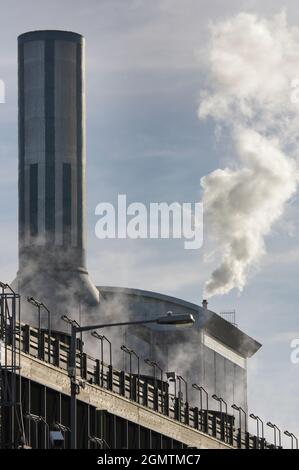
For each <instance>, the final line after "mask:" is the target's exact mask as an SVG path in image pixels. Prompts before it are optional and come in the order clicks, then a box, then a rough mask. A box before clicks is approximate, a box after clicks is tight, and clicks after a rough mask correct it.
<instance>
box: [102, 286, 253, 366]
mask: <svg viewBox="0 0 299 470" xmlns="http://www.w3.org/2000/svg"><path fill="white" fill-rule="evenodd" d="M97 288H98V289H99V291H100V293H101V294H102V295H103V296H104V297H105V294H106V293H108V294H111V295H125V296H135V297H139V298H145V299H146V298H147V299H151V300H156V301H161V302H168V303H171V304H174V305H178V306H180V307H183V308H185V309H187V310H188V311H189V312H190V311H191V312H190V313H192V311H193V312H194V313H196V314H197V315H198V322H197V327H198V328H199V329H204V330H205V331H206V332H207V333H208V334H210V335H211V336H213V337H214V338H216V339H218V340H219V341H220V342H221V343H223V344H225V345H227V346H229V347H230V348H231V349H232V350H234V351H237V352H238V353H239V354H241V355H242V356H243V357H246V358H247V357H251V356H252V355H253V354H255V353H256V352H257V351H258V350H259V349H260V347H261V346H262V345H261V344H260V343H259V342H258V341H256V340H255V339H253V338H251V337H250V336H248V335H247V334H246V333H244V332H243V331H241V330H240V329H239V328H237V327H236V326H234V325H233V324H232V323H230V322H228V321H227V320H225V319H224V318H222V317H221V316H220V315H218V314H217V313H215V312H213V311H211V310H208V309H205V308H203V307H201V306H199V305H197V304H194V303H192V302H187V301H186V300H183V299H178V298H176V297H172V296H169V295H165V294H161V293H158V292H151V291H146V290H142V289H132V288H127V287H115V286H98V287H97Z"/></svg>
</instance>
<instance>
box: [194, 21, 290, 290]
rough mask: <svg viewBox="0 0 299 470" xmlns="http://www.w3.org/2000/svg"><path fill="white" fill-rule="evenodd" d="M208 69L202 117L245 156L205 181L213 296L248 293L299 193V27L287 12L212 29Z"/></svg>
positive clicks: (209, 286)
mask: <svg viewBox="0 0 299 470" xmlns="http://www.w3.org/2000/svg"><path fill="white" fill-rule="evenodd" d="M207 65H208V77H209V86H208V87H207V89H206V90H204V91H203V92H202V94H201V101H200V106H199V110H198V115H199V118H200V119H206V118H208V117H210V118H212V119H213V120H214V121H215V123H216V126H217V128H218V130H219V129H220V130H221V132H222V133H223V132H226V133H228V135H229V136H230V138H231V141H232V149H233V155H234V157H235V156H236V157H237V158H234V159H232V161H231V163H230V164H229V165H228V166H227V167H226V168H224V169H217V170H216V171H213V172H212V173H210V174H208V175H207V176H205V177H203V178H202V179H201V186H202V188H203V202H204V217H205V224H206V227H207V229H208V236H210V240H211V243H212V246H214V247H216V249H215V251H214V255H215V256H216V260H215V261H216V262H217V263H218V266H217V267H216V269H215V270H214V271H213V272H212V273H211V275H210V278H209V279H208V280H207V282H206V283H205V289H204V290H205V292H204V295H205V297H207V298H208V297H211V296H213V295H217V294H225V293H227V292H229V291H230V290H231V289H233V288H237V289H238V290H239V291H242V289H243V288H244V286H245V284H246V281H247V278H248V274H249V272H250V268H252V267H253V266H255V265H257V264H258V262H259V260H260V258H261V257H262V255H263V254H264V253H265V237H266V236H267V235H268V234H269V233H270V232H271V229H272V228H273V225H274V223H275V222H276V221H277V220H278V219H279V218H280V217H281V216H282V214H283V212H284V210H285V207H286V204H287V202H288V201H290V199H291V198H292V196H293V195H294V194H295V192H296V189H297V184H298V142H297V141H298V129H299V104H298V103H296V99H294V98H295V91H296V90H295V89H292V86H294V84H295V83H296V82H294V80H296V79H298V78H299V29H298V28H293V27H289V26H288V24H287V20H286V15H285V13H284V12H282V13H280V14H279V15H276V16H274V17H272V18H271V19H264V18H259V17H257V16H256V15H254V14H245V13H240V14H238V15H236V16H233V17H231V18H229V19H227V20H225V21H221V22H218V23H216V24H213V25H211V26H210V47H209V50H208V62H207ZM297 85H298V84H297ZM297 101H298V100H297Z"/></svg>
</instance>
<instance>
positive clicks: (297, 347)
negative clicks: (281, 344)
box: [290, 338, 299, 364]
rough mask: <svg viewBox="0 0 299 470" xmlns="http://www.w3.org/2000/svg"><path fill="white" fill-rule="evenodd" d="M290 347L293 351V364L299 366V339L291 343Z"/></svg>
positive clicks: (291, 357)
mask: <svg viewBox="0 0 299 470" xmlns="http://www.w3.org/2000/svg"><path fill="white" fill-rule="evenodd" d="M290 347H291V349H292V352H291V356H290V359H291V363H292V364H299V338H295V339H293V340H292V341H291V344H290Z"/></svg>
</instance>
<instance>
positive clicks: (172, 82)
mask: <svg viewBox="0 0 299 470" xmlns="http://www.w3.org/2000/svg"><path fill="white" fill-rule="evenodd" d="M261 3H263V5H262V6H261ZM283 6H285V8H286V11H287V14H288V19H289V22H290V23H291V24H293V25H298V24H299V10H298V8H296V7H297V5H296V3H295V2H291V1H288V2H285V3H284V5H283V4H282V2H280V1H276V0H271V1H267V0H265V1H263V2H258V1H251V0H247V1H246V2H245V1H240V0H235V1H231V0H227V1H226V2H223V1H219V0H209V1H205V0H201V1H198V0H153V1H151V2H148V1H146V0H96V1H95V0H88V1H87V2H82V1H80V2H79V1H77V0H61V1H59V2H58V1H57V0H54V1H52V2H49V1H47V2H46V1H44V0H39V1H35V0H34V1H33V0H27V1H26V2H22V1H20V0H18V1H16V0H11V1H9V2H7V1H5V0H4V1H3V2H2V4H1V17H2V18H3V22H2V26H1V30H0V44H1V49H0V50H1V56H0V57H1V60H0V78H1V79H3V80H4V81H5V83H6V103H5V104H0V158H1V185H0V201H1V205H0V224H1V243H0V279H1V280H3V281H10V280H12V279H13V278H14V275H15V272H16V270H17V88H16V87H17V48H16V44H17V43H16V38H17V36H18V35H19V34H21V33H23V32H25V31H28V30H32V29H67V30H73V31H76V32H79V33H82V34H83V35H84V36H85V38H86V47H87V50H86V52H87V57H86V73H87V213H88V267H89V271H90V273H91V275H92V277H93V279H94V281H95V282H96V284H97V285H122V286H128V287H137V288H143V289H148V290H154V291H159V292H163V293H166V294H171V295H175V296H177V297H181V298H184V299H186V300H190V301H194V302H196V303H199V302H201V297H202V288H203V283H204V281H205V280H206V278H207V275H208V269H209V268H208V267H207V266H206V265H205V263H204V262H203V257H204V254H205V246H204V247H203V249H201V250H200V251H192V250H191V251H188V250H184V249H183V243H182V242H180V241H168V240H156V241H150V240H138V241H131V240H123V241H117V240H105V241H103V240H98V239H96V237H95V235H94V226H95V222H96V217H95V215H94V209H95V207H96V205H97V204H98V203H99V202H102V201H107V202H115V200H116V198H117V194H119V193H123V194H127V198H128V201H129V202H133V201H140V202H144V203H148V202H158V201H167V202H173V201H179V202H184V201H190V202H191V201H198V200H199V199H200V185H199V182H200V178H201V177H202V176H204V175H205V174H207V173H208V172H210V171H213V170H215V169H216V168H218V167H222V166H223V165H225V162H226V159H227V158H228V148H227V146H226V145H225V143H223V142H220V143H219V142H217V141H216V139H215V128H214V126H213V125H212V123H211V122H209V121H207V122H200V121H199V120H198V118H197V108H198V102H199V93H200V91H201V89H202V87H203V84H204V83H205V80H206V76H205V72H204V69H203V68H202V67H201V65H200V62H199V60H198V53H199V52H198V51H200V50H202V49H203V48H204V45H205V43H206V41H207V37H208V31H207V25H208V23H209V21H215V20H217V19H222V18H225V17H227V16H230V15H232V14H235V13H238V12H240V11H250V12H255V13H258V14H261V15H272V14H273V13H277V12H278V11H280V9H281V8H282V7H283ZM297 211H298V202H297V201H296V199H295V200H294V201H292V204H290V206H289V207H288V210H287V212H286V214H285V216H284V218H283V220H281V221H280V222H279V223H278V224H277V225H276V226H275V229H274V231H273V232H272V234H271V235H270V236H269V237H268V238H267V254H266V256H265V257H264V259H263V261H262V264H261V265H260V266H259V269H258V270H256V272H255V273H253V274H252V276H251V277H250V279H249V282H248V284H247V286H246V287H245V289H244V291H243V293H242V294H239V293H238V292H235V291H233V292H231V293H230V294H228V295H225V296H222V297H214V298H212V299H211V301H210V307H211V309H212V310H214V311H216V312H219V311H221V310H230V309H236V311H237V323H238V325H239V327H240V328H241V329H243V330H244V331H246V332H247V333H248V334H249V335H251V336H253V337H255V338H256V339H257V340H259V341H260V342H261V343H263V348H262V349H261V351H260V352H258V354H257V355H256V356H255V357H254V358H253V359H252V360H251V361H249V391H248V392H249V405H250V409H251V410H252V411H254V412H255V413H257V414H259V415H260V416H262V417H265V419H267V420H268V419H270V420H272V421H273V422H275V423H277V424H278V425H281V427H282V428H288V429H289V430H290V431H293V432H295V433H296V432H297V434H299V424H298V387H299V364H298V365H294V364H291V362H290V352H291V350H290V341H291V340H292V339H293V338H299V322H298V312H297V307H298V276H299V267H298V266H299V263H298V261H299V247H298V235H297V230H296V229H297V227H296V225H297V219H298V217H297V213H298V212H297Z"/></svg>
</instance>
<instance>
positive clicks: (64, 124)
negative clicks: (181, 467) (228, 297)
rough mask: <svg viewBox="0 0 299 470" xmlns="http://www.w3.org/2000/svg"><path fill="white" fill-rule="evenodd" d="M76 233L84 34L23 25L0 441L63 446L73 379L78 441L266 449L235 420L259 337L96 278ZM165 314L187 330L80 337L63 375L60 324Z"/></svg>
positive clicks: (2, 324) (199, 310)
mask: <svg viewBox="0 0 299 470" xmlns="http://www.w3.org/2000/svg"><path fill="white" fill-rule="evenodd" d="M85 230H86V227H85V92H84V39H83V37H82V36H81V35H79V34H77V33H71V32H65V31H34V32H29V33H25V34H23V35H21V36H20V37H19V271H18V273H17V277H16V279H15V280H14V282H13V283H12V286H11V287H10V286H9V285H8V284H6V283H1V285H0V315H1V317H0V379H1V382H0V389H1V390H0V391H1V441H0V442H1V447H2V448H23V447H30V448H49V447H55V446H60V447H64V448H68V447H70V442H71V441H70V431H71V429H70V428H71V411H70V391H71V386H70V385H71V384H72V385H74V381H75V385H76V394H77V420H76V421H77V429H78V432H77V436H76V447H78V448H111V449H119V448H136V449H140V448H149V449H172V448H188V447H189V448H190V447H192V448H232V447H239V448H269V447H273V445H272V444H269V443H267V442H266V440H265V438H264V435H263V434H261V435H259V434H257V435H256V436H252V435H250V434H249V432H248V426H247V422H248V421H247V420H246V416H247V359H248V358H250V357H251V356H252V355H253V354H255V353H256V352H257V351H258V349H259V348H260V346H261V345H260V344H259V343H258V342H257V341H255V340H254V339H252V338H250V337H249V336H247V335H246V334H245V333H243V332H242V331H241V330H239V329H238V328H237V327H236V326H235V325H233V324H231V323H230V322H228V321H226V320H225V319H223V318H221V316H219V315H217V314H216V313H214V312H212V311H210V310H209V309H208V307H207V303H203V305H202V306H198V305H195V304H191V303H189V302H185V301H183V300H180V299H176V298H173V297H169V296H165V295H162V294H158V293H153V292H148V291H142V290H137V289H124V288H117V287H104V286H101V287H97V288H96V287H95V286H94V284H93V283H92V281H91V280H90V278H89V276H88V273H87V270H86V259H85V258H86V243H85ZM27 300H29V302H27ZM66 312H71V313H70V316H71V317H72V318H69V317H67V316H66V315H65V314H66ZM78 312H79V313H80V315H79V316H78V317H77V314H78ZM167 312H173V313H175V314H188V315H192V316H193V317H194V320H195V323H194V326H193V327H192V328H190V329H188V331H187V330H178V329H176V328H175V327H174V326H171V325H159V324H154V323H149V324H144V325H139V326H138V327H137V326H134V327H133V326H129V327H126V328H122V329H118V330H117V333H113V334H112V336H109V335H108V334H107V336H106V330H105V331H104V333H105V335H103V334H101V335H100V334H98V333H97V335H93V336H91V335H90V334H88V335H87V334H85V335H82V336H81V337H80V338H78V341H77V349H76V351H75V355H76V367H75V370H73V371H70V369H71V368H70V334H69V333H70V330H69V328H70V324H72V322H76V324H78V323H77V322H78V321H80V324H81V325H91V324H99V322H101V321H103V319H106V323H107V320H108V321H110V322H113V320H115V319H117V320H118V321H124V320H129V321H130V320H132V321H142V320H146V321H151V320H153V319H154V318H156V317H160V316H163V315H165V314H166V313H167ZM44 313H47V319H48V320H47V322H46V318H45V319H44V317H43V318H41V315H42V316H43V315H44ZM63 319H64V320H67V322H65V321H63ZM100 333H102V332H101V331H100ZM97 351H98V352H97ZM144 359H145V361H144ZM177 372H178V373H177ZM70 379H71V380H70ZM72 380H73V382H72ZM232 406H233V408H232ZM242 413H243V414H244V415H245V419H244V418H243V419H242V418H241V417H242V416H243V415H242ZM275 445H276V443H275ZM277 445H279V443H278V444H277Z"/></svg>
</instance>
